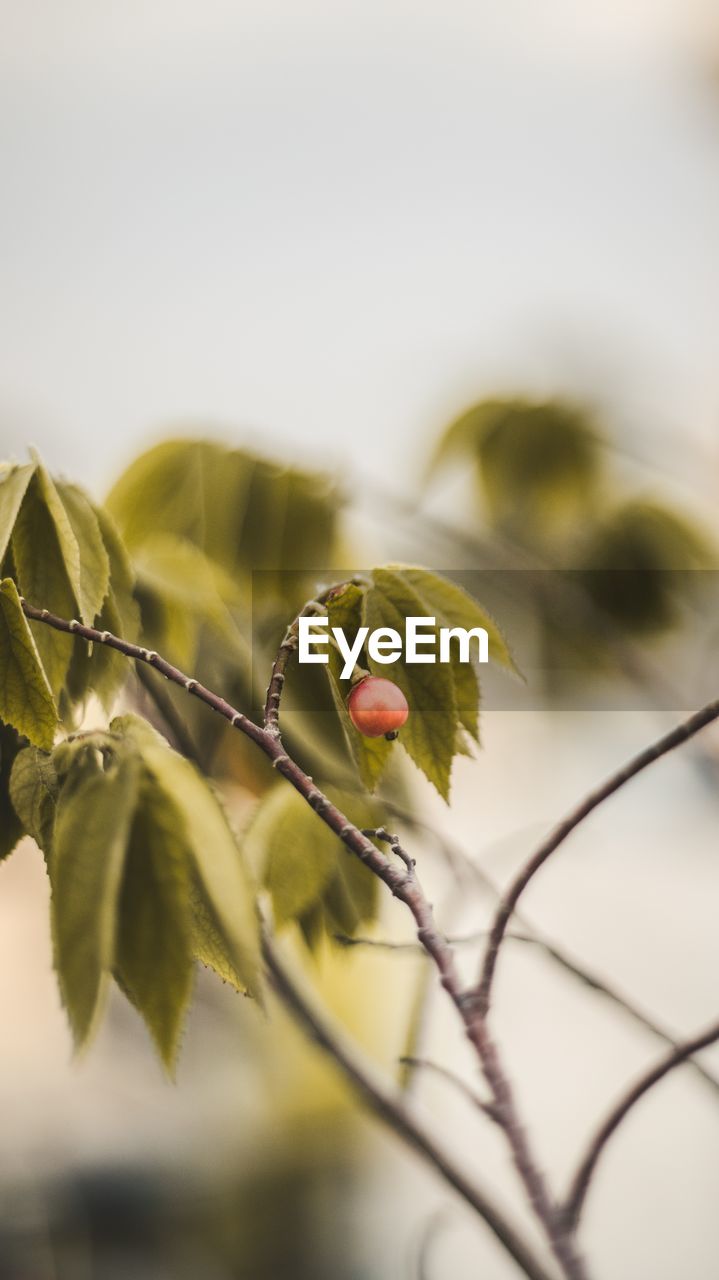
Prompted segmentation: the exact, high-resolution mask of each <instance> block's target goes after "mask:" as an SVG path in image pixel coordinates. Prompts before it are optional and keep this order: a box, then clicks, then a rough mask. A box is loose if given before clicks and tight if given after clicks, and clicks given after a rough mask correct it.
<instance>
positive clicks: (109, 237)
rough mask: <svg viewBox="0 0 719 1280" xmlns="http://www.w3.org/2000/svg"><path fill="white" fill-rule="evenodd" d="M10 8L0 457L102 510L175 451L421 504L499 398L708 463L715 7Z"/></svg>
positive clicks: (629, 2)
mask: <svg viewBox="0 0 719 1280" xmlns="http://www.w3.org/2000/svg"><path fill="white" fill-rule="evenodd" d="M0 11H1V12H2V30H3V39H2V47H1V48H0V79H1V82H2V83H1V85H0V148H1V158H2V168H1V172H2V198H1V199H0V245H1V253H2V268H1V270H2V274H1V284H0V313H1V324H2V331H1V334H0V424H1V426H2V446H3V448H2V452H3V454H7V453H8V452H17V453H21V452H22V451H23V450H24V446H25V444H26V442H27V441H28V440H31V441H33V442H35V443H36V444H38V445H39V446H40V448H41V449H42V451H43V452H44V453H45V454H46V456H47V458H48V461H49V462H50V463H51V464H52V465H53V466H54V467H56V468H57V467H62V468H64V469H65V470H66V471H68V472H71V473H73V474H75V475H76V476H77V477H78V478H80V479H82V480H84V481H86V482H88V483H90V484H92V485H95V486H96V487H98V488H102V487H103V486H104V484H105V483H106V482H107V481H108V479H109V478H110V477H111V475H112V472H113V470H114V469H115V468H116V467H117V466H118V465H120V464H121V463H122V462H123V461H124V460H126V459H127V458H128V457H129V456H130V455H131V454H132V452H133V450H135V449H137V448H138V447H139V446H140V444H142V443H144V442H145V441H146V440H147V439H148V438H150V437H152V436H157V435H158V433H160V432H162V431H163V430H165V429H166V428H167V427H168V425H171V424H174V423H177V422H178V421H181V422H183V421H184V422H188V421H192V420H194V421H195V422H201V423H207V424H210V425H212V424H216V428H217V429H218V430H222V431H224V432H225V433H226V434H233V433H234V434H235V435H236V436H237V438H243V439H249V440H254V441H261V442H262V443H263V444H264V446H265V447H266V448H268V449H270V450H272V449H285V448H287V447H288V446H289V445H291V447H292V448H293V449H294V450H295V452H296V453H303V452H304V449H305V447H306V446H311V447H312V450H313V452H314V455H315V456H316V457H322V456H327V457H328V458H329V460H330V461H331V462H333V463H339V462H340V461H342V460H345V461H346V462H347V463H348V465H350V466H354V467H358V468H359V467H361V468H362V469H363V470H365V471H367V470H369V471H370V472H372V471H376V472H384V471H385V470H386V467H387V463H388V461H389V464H390V466H391V467H392V468H393V470H394V472H395V474H396V475H397V476H398V477H399V478H404V477H406V478H407V479H408V480H409V479H411V473H412V468H413V467H414V466H416V467H417V468H419V465H420V463H421V461H422V454H423V450H424V448H425V444H426V441H427V439H428V437H429V436H431V434H432V432H433V431H434V430H436V429H437V428H438V427H439V426H441V424H442V423H443V422H444V421H445V419H446V418H447V416H448V415H450V414H452V413H454V412H455V411H456V410H457V409H459V408H461V407H463V405H464V403H465V402H466V400H468V399H470V398H472V397H474V396H477V395H480V394H484V393H485V392H487V391H491V390H493V389H495V388H496V387H503V386H508V385H511V386H526V387H529V388H537V389H556V388H559V389H561V388H562V387H568V388H569V389H573V388H575V387H577V386H582V387H584V386H586V387H587V388H588V390H589V391H590V392H591V393H599V392H600V391H601V392H602V393H603V394H604V395H605V396H606V397H608V398H609V399H610V400H612V401H614V403H615V404H616V405H617V406H618V407H620V408H621V417H619V416H618V421H619V420H621V421H623V422H626V423H631V424H633V425H634V426H636V427H637V428H638V430H639V432H640V435H641V436H643V447H647V441H648V440H649V441H650V442H651V441H654V442H655V443H650V445H649V447H650V448H656V449H657V451H658V452H661V450H666V449H669V450H670V449H671V445H670V444H669V445H667V441H669V442H671V440H672V438H673V439H675V440H676V439H677V438H678V436H679V435H680V434H681V436H682V437H684V436H689V437H691V438H694V439H697V440H699V441H700V442H701V443H702V448H703V450H704V454H703V455H702V464H701V466H699V467H698V468H697V467H696V461H695V462H693V463H692V462H691V461H685V462H684V465H685V466H687V467H690V466H694V467H695V469H696V470H697V471H698V473H700V474H701V473H702V472H704V470H705V464H706V457H705V456H704V455H707V456H708V458H709V460H710V462H711V465H714V464H715V463H719V447H718V446H717V445H715V443H714V442H715V440H716V438H717V434H718V433H717V419H718V417H719V374H718V372H717V345H716V344H717V332H719V253H718V251H717V233H716V229H717V226H719V159H718V154H717V142H718V141H719V105H717V102H715V101H714V99H713V98H712V93H711V89H710V87H709V78H708V76H705V74H704V73H705V70H706V67H708V65H709V63H710V60H711V59H710V53H711V50H712V47H713V45H712V39H711V34H712V33H711V28H710V26H709V25H708V18H707V13H708V9H705V8H704V6H703V5H701V4H699V3H694V4H692V3H689V4H687V3H686V0H623V2H622V3H619V2H616V3H615V2H614V0H612V2H611V3H607V0H602V3H593V2H591V3H585V4H582V5H578V4H576V0H550V2H548V3H547V2H545V3H542V4H539V5H538V4H536V3H526V4H524V3H518V2H517V0H510V2H506V0H505V3H503V4H502V5H499V6H498V5H496V4H489V3H483V2H481V0H480V2H478V0H471V3H470V2H469V0H467V2H466V3H465V2H464V0H444V2H443V3H441V4H440V3H438V2H437V0H434V2H433V3H427V2H426V0H425V3H424V4H422V3H417V2H416V0H414V2H413V3H400V2H399V0H381V2H378V0H363V3H361V4H354V3H352V4H337V3H329V2H327V3H322V2H321V0H314V3H309V4H307V3H305V4H298V3H297V2H296V0H269V2H268V0H263V3H262V4H251V5H249V4H242V3H240V4H238V3H236V0H233V2H230V0H226V2H225V0H203V3H195V2H191V3H178V2H177V0H154V3H152V2H151V3H147V0H126V2H125V3H124V4H122V5H118V4H113V5H110V4H107V3H98V0H63V3H57V2H56V0H44V2H38V0H26V3H24V4H22V5H17V4H13V3H10V0H1V2H0ZM717 48H719V40H718V41H717ZM705 59H706V64H705V61H704V60H705ZM683 452H684V451H683ZM693 456H694V455H692V453H691V451H688V453H687V458H689V459H691V458H692V457H693ZM408 468H409V470H408ZM718 469H719V467H718ZM709 470H710V468H709ZM715 477H716V472H714V473H713V477H712V478H713V479H715Z"/></svg>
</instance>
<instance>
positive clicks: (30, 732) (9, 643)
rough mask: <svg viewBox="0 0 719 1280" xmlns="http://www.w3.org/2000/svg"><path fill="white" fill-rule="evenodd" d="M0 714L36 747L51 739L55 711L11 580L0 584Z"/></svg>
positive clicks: (47, 744) (55, 719)
mask: <svg viewBox="0 0 719 1280" xmlns="http://www.w3.org/2000/svg"><path fill="white" fill-rule="evenodd" d="M0 717H1V718H2V719H3V720H4V721H5V723H6V724H9V725H12V726H13V728H15V729H17V731H18V733H22V734H24V735H25V737H26V738H29V740H30V742H32V743H33V744H34V745H35V746H37V747H46V748H49V747H51V746H52V744H53V741H54V738H55V729H56V727H57V711H56V709H55V703H54V701H53V696H52V690H51V689H50V686H49V684H48V681H47V676H46V675H45V672H44V670H43V668H42V664H41V662H40V658H39V655H38V651H37V648H36V646H35V643H34V640H33V637H32V634H31V632H30V628H29V627H28V624H27V619H26V618H25V614H24V613H23V611H22V608H21V605H20V600H19V597H18V593H17V588H16V586H15V583H14V582H13V581H12V580H11V579H10V578H5V579H4V580H3V582H2V583H0Z"/></svg>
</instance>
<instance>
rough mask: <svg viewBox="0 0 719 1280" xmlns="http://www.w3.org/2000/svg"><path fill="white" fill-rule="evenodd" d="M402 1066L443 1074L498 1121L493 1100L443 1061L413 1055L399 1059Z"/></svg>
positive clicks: (444, 1078) (483, 1110) (472, 1101)
mask: <svg viewBox="0 0 719 1280" xmlns="http://www.w3.org/2000/svg"><path fill="white" fill-rule="evenodd" d="M399 1062H400V1064H401V1065H402V1066H406V1067H415V1068H417V1069H419V1070H421V1071H431V1072H433V1073H434V1075H437V1076H441V1078H442V1079H443V1080H447V1081H448V1083H449V1084H451V1085H453V1086H454V1088H455V1089H458V1090H459V1092H460V1093H463V1094H464V1096H465V1098H467V1099H468V1100H469V1101H470V1102H471V1103H472V1106H473V1107H476V1108H477V1109H478V1110H479V1111H481V1112H482V1113H483V1114H484V1115H485V1116H487V1117H488V1119H490V1120H493V1121H494V1122H495V1124H496V1123H497V1116H496V1114H495V1110H494V1107H493V1106H492V1103H491V1102H487V1101H486V1099H485V1098H483V1097H482V1096H481V1094H479V1093H477V1092H476V1090H475V1089H473V1088H472V1086H471V1085H469V1084H467V1083H466V1081H464V1080H463V1079H462V1077H461V1076H458V1075H456V1074H455V1072H454V1071H450V1069H449V1067H444V1066H442V1064H441V1062H433V1061H432V1059H431V1058H415V1057H413V1056H411V1055H408V1056H406V1057H402V1058H400V1059H399Z"/></svg>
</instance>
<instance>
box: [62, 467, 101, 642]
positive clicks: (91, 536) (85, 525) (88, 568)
mask: <svg viewBox="0 0 719 1280" xmlns="http://www.w3.org/2000/svg"><path fill="white" fill-rule="evenodd" d="M57 492H58V493H59V495H60V498H61V500H62V505H63V507H64V508H65V512H66V514H67V517H68V520H69V522H70V526H71V529H72V532H73V535H74V537H75V541H76V543H77V546H78V548H79V552H80V578H79V595H78V597H77V599H78V607H79V609H80V616H81V617H82V618H83V619H84V621H85V622H88V623H92V622H93V621H94V619H95V618H96V617H97V616H98V614H99V613H100V610H101V609H102V606H103V603H104V600H105V597H106V596H107V593H108V590H109V588H110V558H109V556H108V554H107V551H106V549H105V543H104V542H103V538H102V533H101V530H100V523H99V521H98V518H97V516H96V514H95V511H94V510H93V507H92V505H91V503H90V501H89V500H88V498H86V497H85V494H84V493H83V492H82V490H81V489H78V488H77V487H76V486H75V485H71V484H58V485H57Z"/></svg>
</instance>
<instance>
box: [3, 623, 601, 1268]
mask: <svg viewBox="0 0 719 1280" xmlns="http://www.w3.org/2000/svg"><path fill="white" fill-rule="evenodd" d="M22 607H23V609H24V611H25V614H26V616H27V617H28V618H32V619H34V620H36V621H38V622H42V623H45V624H46V625H47V626H50V627H53V628H54V629H55V630H56V631H61V632H65V633H67V634H70V635H79V636H82V637H83V638H84V639H85V640H91V641H92V642H93V643H95V644H107V645H109V646H110V647H111V648H114V649H117V650H118V651H119V652H121V653H125V654H126V655H127V656H128V657H130V658H133V659H135V660H136V661H139V662H146V663H148V664H149V665H150V666H152V667H153V668H154V669H155V670H157V671H159V672H161V674H162V675H164V676H165V677H166V678H167V679H168V680H171V681H173V682H174V683H175V684H178V685H179V686H180V687H181V688H184V689H185V690H186V691H187V693H190V694H192V695H193V696H194V697H196V698H199V700H200V701H201V702H204V703H205V704H206V705H207V706H208V707H210V708H211V709H212V710H213V711H215V712H216V713H217V714H218V715H221V716H223V718H224V719H225V720H227V721H228V722H229V723H230V724H231V725H232V726H233V727H234V728H236V729H239V730H240V732H241V733H244V734H246V736H247V737H248V738H250V739H251V740H252V741H253V742H255V743H256V744H257V746H258V747H260V749H261V750H262V751H263V752H264V753H265V755H266V756H267V757H268V759H269V760H270V761H271V762H272V765H273V767H274V768H276V769H277V771H278V773H280V774H281V775H282V776H283V777H284V778H286V779H287V781H288V782H290V783H291V785H292V786H293V787H294V788H295V790H296V791H297V792H298V793H299V794H300V795H301V796H302V797H303V798H304V800H305V801H306V802H307V804H308V805H309V806H310V808H312V809H313V810H314V811H315V813H316V814H317V815H318V817H320V818H321V819H322V821H323V822H324V823H325V824H326V825H327V826H328V827H329V828H330V830H331V831H334V833H335V835H337V836H339V838H340V840H341V841H342V842H343V844H344V845H345V846H346V847H347V848H348V849H349V850H350V852H351V853H353V854H354V855H355V856H356V857H357V858H359V859H360V861H361V862H363V863H364V865H365V866H366V867H367V868H368V869H369V870H370V871H371V872H372V873H373V874H374V875H376V876H377V877H378V879H380V880H382V881H383V882H384V883H385V885H386V886H387V888H388V889H389V890H390V892H391V893H392V894H393V896H394V897H395V898H397V899H398V900H399V901H401V902H403V903H404V905H405V906H406V907H407V908H408V909H409V911H410V912H411V914H412V916H413V918H414V921H415V924H416V926H417V937H418V939H419V941H420V943H421V944H422V946H423V947H424V949H425V951H426V952H427V954H428V955H429V956H430V957H431V959H432V960H433V962H434V965H435V967H436V969H437V972H438V974H439V979H440V982H441V985H442V986H443V988H444V990H445V991H446V992H447V995H448V996H449V999H450V1000H451V1001H452V1003H453V1005H454V1006H455V1009H456V1010H457V1013H458V1014H459V1017H460V1019H461V1021H462V1023H463V1025H464V1029H465V1033H466V1035H467V1038H468V1039H469V1041H470V1043H471V1044H472V1046H473V1047H474V1049H475V1052H476V1054H477V1057H478V1059H479V1061H480V1064H481V1066H482V1069H483V1072H484V1075H485V1079H486V1080H487V1083H488V1085H489V1087H490V1089H491V1092H492V1103H493V1106H494V1107H495V1108H496V1113H497V1117H498V1123H499V1124H500V1125H501V1127H502V1129H503V1130H504V1133H505V1136H506V1139H507V1143H508V1145H509V1149H510V1152H511V1155H512V1159H513V1162H514V1166H515V1169H516V1171H517V1173H518V1175H519V1178H520V1181H521V1182H522V1184H523V1186H524V1188H525V1191H526V1193H527V1196H528V1198H529V1201H530V1203H531V1205H532V1208H533V1209H534V1212H535V1214H536V1216H537V1218H538V1220H539V1221H540V1223H541V1224H542V1227H543V1229H544V1232H545V1234H546V1237H547V1240H548V1242H549V1244H550V1247H551V1249H552V1252H553V1253H554V1256H555V1258H556V1259H557V1261H558V1263H559V1264H560V1266H561V1268H562V1270H563V1272H564V1274H565V1276H566V1277H567V1278H568V1280H584V1276H585V1268H584V1263H583V1261H582V1260H581V1258H580V1256H579V1254H578V1252H577V1249H576V1246H575V1243H574V1240H573V1239H572V1236H571V1233H570V1232H568V1231H567V1229H566V1224H565V1222H564V1220H563V1218H562V1217H561V1215H560V1213H559V1210H558V1206H557V1205H556V1204H555V1202H554V1200H553V1199H552V1197H551V1195H550V1193H549V1190H548V1188H547V1185H546V1182H545V1179H544V1175H543V1173H542V1172H541V1170H540V1168H539V1166H538V1164H537V1162H536V1160H535V1157H534V1155H533V1153H532V1151H531V1148H530V1144H529V1141H528V1138H527V1134H526V1132H525V1129H524V1125H523V1124H522V1122H521V1120H520V1118H519V1116H518V1113H517V1110H516V1107H515V1102H514V1093H513V1090H512V1087H511V1085H510V1082H509V1080H508V1078H507V1076H506V1074H505V1071H504V1068H503V1066H502V1063H501V1061H500V1057H499V1054H498V1051H497V1048H496V1046H495V1044H494V1041H493V1039H492V1036H491V1034H490V1032H489V1028H488V1027H487V1024H486V1021H485V1019H484V1017H483V1015H482V1011H481V1009H480V1007H479V1004H478V1000H477V996H476V993H475V992H474V991H471V990H470V991H467V990H465V988H464V986H463V984H462V981H461V979H460V975H459V972H458V970H457V967H456V965H455V960H454V953H453V951H452V948H451V947H450V945H449V943H448V942H447V940H446V938H445V937H444V936H443V934H442V933H440V931H439V930H438V928H437V926H436V924H435V921H434V914H433V910H432V906H431V904H430V903H429V901H428V900H427V898H426V896H425V894H424V891H423V889H422V886H421V885H420V883H419V881H418V879H417V877H416V875H415V872H414V867H412V868H405V869H403V870H400V869H399V868H397V867H396V866H395V865H393V864H392V863H390V861H389V860H388V859H387V858H386V857H384V855H383V854H382V853H381V852H380V851H379V849H378V848H377V847H376V845H374V844H373V843H372V841H371V840H370V839H369V837H368V836H365V835H363V834H362V832H361V831H360V830H359V828H358V827H356V826H355V825H354V824H353V823H352V822H350V821H349V819H348V818H347V817H346V815H345V814H344V813H342V811H341V810H340V809H338V808H337V806H336V805H334V804H332V802H331V801H330V800H329V799H328V797H327V796H325V795H324V794H323V793H322V791H320V790H319V789H318V788H317V787H316V786H315V784H314V782H313V781H312V779H311V778H310V777H309V776H308V774H306V773H305V772H304V770H303V769H301V768H300V766H299V765H298V764H296V763H295V761H294V760H292V759H290V757H289V756H288V754H287V752H286V751H285V749H284V746H283V743H282V739H281V737H280V735H279V732H278V731H277V730H274V731H273V730H271V729H266V728H264V727H262V726H260V725H258V724H255V722H254V721H253V720H250V719H249V717H248V716H246V715H244V714H243V713H242V712H241V711H238V710H237V709H236V708H235V707H233V706H232V705H231V704H230V703H229V702H227V700H226V699H225V698H221V697H220V696H219V695H218V694H216V693H214V692H213V691H212V690H211V689H207V688H206V687H205V686H204V685H203V684H201V683H200V682H199V680H196V679H194V678H192V677H190V676H187V675H185V673H184V672H182V671H180V669H179V668H178V667H175V666H173V664H172V663H170V662H167V660H166V659H164V658H162V657H161V656H160V655H159V654H157V653H156V652H154V651H153V650H147V649H144V648H142V646H140V645H135V644H130V643H129V642H128V641H125V640H122V639H121V638H120V637H118V636H114V635H112V634H111V633H110V632H108V631H98V630H96V629H95V628H94V627H88V626H86V625H85V624H84V623H81V622H78V621H77V619H74V618H73V619H71V620H70V621H67V620H66V619H63V618H59V617H57V616H56V615H55V614H51V613H50V612H49V611H48V610H47V609H36V608H34V607H33V606H32V605H29V604H28V603H27V602H26V601H25V600H23V601H22ZM278 709H279V703H278Z"/></svg>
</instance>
